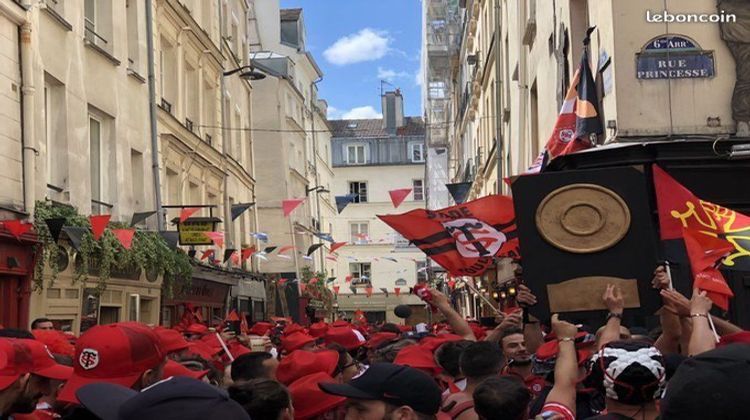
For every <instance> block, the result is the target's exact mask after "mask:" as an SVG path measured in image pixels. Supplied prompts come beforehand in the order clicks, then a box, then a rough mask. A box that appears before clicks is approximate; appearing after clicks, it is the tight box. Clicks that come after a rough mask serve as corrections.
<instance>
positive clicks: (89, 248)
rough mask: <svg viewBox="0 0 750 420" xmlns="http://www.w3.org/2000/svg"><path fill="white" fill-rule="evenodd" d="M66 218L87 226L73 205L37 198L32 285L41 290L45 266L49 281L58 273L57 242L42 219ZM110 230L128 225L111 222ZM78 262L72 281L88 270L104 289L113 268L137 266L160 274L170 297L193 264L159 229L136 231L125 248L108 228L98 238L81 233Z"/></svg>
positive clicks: (71, 223) (67, 221)
mask: <svg viewBox="0 0 750 420" xmlns="http://www.w3.org/2000/svg"><path fill="white" fill-rule="evenodd" d="M51 218H65V225H66V226H77V227H85V228H90V227H91V225H90V223H89V220H88V217H86V216H83V215H80V214H78V212H77V211H76V209H75V208H73V207H71V206H64V205H53V204H52V203H50V202H48V201H37V202H36V210H35V212H34V229H35V231H36V232H37V234H38V236H39V240H40V245H39V246H40V247H41V249H40V250H39V251H40V252H39V258H38V260H37V264H36V267H35V268H34V286H35V288H36V289H43V288H44V287H45V285H44V271H45V267H49V273H50V282H49V284H48V285H47V286H51V285H52V284H54V281H55V280H56V279H57V276H58V274H59V271H60V270H59V265H58V261H57V258H55V257H56V255H57V252H59V251H58V250H59V245H58V244H56V243H55V242H53V240H52V236H51V235H50V233H49V229H48V228H47V224H46V223H45V219H51ZM108 227H109V228H110V229H122V228H128V226H127V225H125V224H122V223H114V222H113V223H110V224H109V226H108ZM76 258H80V264H76V265H75V278H74V280H75V281H81V280H86V279H88V276H89V272H90V271H94V272H96V273H97V274H98V287H99V288H100V289H104V288H105V287H106V282H107V280H108V279H109V278H110V276H111V273H112V272H113V271H126V270H127V269H129V268H135V267H137V268H140V269H143V270H145V271H146V272H156V273H157V274H163V276H164V277H163V278H164V281H163V290H164V292H165V295H166V296H171V293H172V291H173V290H174V289H175V285H178V286H181V285H179V284H178V283H187V282H189V281H190V278H191V273H192V265H191V263H190V257H188V256H187V254H185V252H183V251H182V250H176V251H175V250H172V249H170V248H169V245H168V244H167V243H166V241H164V239H163V238H162V237H161V235H159V233H158V232H145V231H137V232H136V234H135V236H134V237H133V244H132V247H131V248H130V249H129V250H127V249H125V248H124V247H123V246H122V245H121V244H120V242H119V241H118V240H117V237H116V236H115V235H114V234H113V233H112V231H111V230H109V229H107V230H105V231H104V234H103V235H102V237H101V238H99V240H98V241H95V240H94V237H93V235H92V234H91V232H90V231H87V233H86V234H84V235H83V238H82V240H81V246H80V249H79V250H78V252H77V257H76Z"/></svg>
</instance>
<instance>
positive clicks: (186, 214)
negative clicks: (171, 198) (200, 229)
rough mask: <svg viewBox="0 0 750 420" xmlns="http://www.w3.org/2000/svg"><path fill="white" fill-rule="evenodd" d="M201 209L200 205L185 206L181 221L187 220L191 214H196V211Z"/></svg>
mask: <svg viewBox="0 0 750 420" xmlns="http://www.w3.org/2000/svg"><path fill="white" fill-rule="evenodd" d="M198 210H200V207H185V208H184V209H182V210H181V211H180V223H182V222H184V221H185V220H187V219H189V218H190V216H192V215H194V214H195V213H197V212H198Z"/></svg>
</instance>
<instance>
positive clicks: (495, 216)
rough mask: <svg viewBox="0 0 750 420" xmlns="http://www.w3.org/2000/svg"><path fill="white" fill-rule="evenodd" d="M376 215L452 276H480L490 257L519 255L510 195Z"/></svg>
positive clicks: (487, 265) (489, 262) (491, 261)
mask: <svg viewBox="0 0 750 420" xmlns="http://www.w3.org/2000/svg"><path fill="white" fill-rule="evenodd" d="M378 217H379V218H380V220H382V221H383V222H385V223H386V224H387V225H389V226H390V227H392V228H393V229H394V230H396V231H397V232H398V233H400V234H401V235H402V236H403V237H404V238H406V239H407V240H409V241H410V242H412V243H414V245H416V246H417V247H419V249H421V250H422V251H423V252H424V253H425V254H427V256H429V257H430V258H431V259H432V260H433V261H435V262H436V263H438V264H440V265H441V266H442V267H443V268H445V269H446V270H447V271H448V272H449V273H450V274H451V275H453V276H479V275H481V274H482V273H484V272H485V271H486V270H487V269H488V268H490V267H491V266H492V264H493V257H499V256H517V255H518V237H517V233H516V224H515V213H514V210H513V200H512V199H511V198H510V197H506V196H502V195H491V196H487V197H483V198H480V199H478V200H474V201H470V202H467V203H463V204H459V205H456V206H452V207H446V208H444V209H440V210H425V209H416V210H412V211H409V212H407V213H403V214H399V215H387V216H378Z"/></svg>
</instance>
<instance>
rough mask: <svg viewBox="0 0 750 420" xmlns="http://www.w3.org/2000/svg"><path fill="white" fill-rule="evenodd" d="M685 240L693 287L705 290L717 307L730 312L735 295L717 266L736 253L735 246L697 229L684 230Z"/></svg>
mask: <svg viewBox="0 0 750 420" xmlns="http://www.w3.org/2000/svg"><path fill="white" fill-rule="evenodd" d="M683 240H684V241H685V249H686V250H687V254H688V258H689V259H690V269H691V271H692V273H693V287H694V288H697V289H700V290H705V291H706V296H708V298H709V299H711V301H712V302H713V303H714V304H715V305H716V306H718V307H720V308H721V309H723V310H725V311H727V310H729V298H731V297H734V293H733V292H732V289H730V288H729V285H728V284H727V282H726V280H725V279H724V276H723V275H722V274H721V271H719V270H718V268H717V266H718V264H719V263H720V260H721V259H723V258H724V257H726V256H728V255H729V254H730V253H731V252H732V251H734V245H732V244H731V243H730V242H729V241H727V240H725V239H721V238H718V237H716V236H714V234H711V233H706V232H702V231H700V230H697V229H684V230H683Z"/></svg>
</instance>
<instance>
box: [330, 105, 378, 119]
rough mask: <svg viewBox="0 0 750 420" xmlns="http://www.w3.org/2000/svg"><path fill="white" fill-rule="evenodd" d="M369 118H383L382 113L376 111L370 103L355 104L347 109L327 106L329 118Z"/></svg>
mask: <svg viewBox="0 0 750 420" xmlns="http://www.w3.org/2000/svg"><path fill="white" fill-rule="evenodd" d="M371 118H383V114H381V113H379V112H378V111H376V110H375V108H373V107H371V106H370V105H365V106H357V107H354V108H352V109H350V110H348V111H347V110H343V109H337V108H334V107H331V106H329V107H328V119H329V120H365V119H371Z"/></svg>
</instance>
